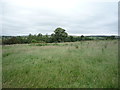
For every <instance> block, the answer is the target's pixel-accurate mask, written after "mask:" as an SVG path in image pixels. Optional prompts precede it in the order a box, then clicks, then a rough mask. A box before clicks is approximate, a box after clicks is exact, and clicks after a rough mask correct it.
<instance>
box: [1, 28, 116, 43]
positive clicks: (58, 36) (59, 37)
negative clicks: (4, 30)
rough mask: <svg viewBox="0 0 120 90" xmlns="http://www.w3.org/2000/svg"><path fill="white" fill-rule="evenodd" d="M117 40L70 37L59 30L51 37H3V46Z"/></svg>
mask: <svg viewBox="0 0 120 90" xmlns="http://www.w3.org/2000/svg"><path fill="white" fill-rule="evenodd" d="M107 39H116V37H115V36H109V37H108V36H96V37H95V36H94V37H93V36H83V35H81V36H69V35H68V33H67V32H66V30H65V29H62V28H57V29H55V31H54V33H52V34H51V35H47V34H46V35H42V34H41V33H39V34H38V35H32V34H29V35H28V36H2V44H23V43H54V42H56V43H57V42H75V41H81V40H107Z"/></svg>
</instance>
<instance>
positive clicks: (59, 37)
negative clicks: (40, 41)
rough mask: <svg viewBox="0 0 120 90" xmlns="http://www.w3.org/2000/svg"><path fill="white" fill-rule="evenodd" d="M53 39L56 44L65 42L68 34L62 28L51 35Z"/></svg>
mask: <svg viewBox="0 0 120 90" xmlns="http://www.w3.org/2000/svg"><path fill="white" fill-rule="evenodd" d="M51 36H52V37H53V40H55V41H56V42H64V41H65V39H66V38H67V36H68V34H67V33H66V32H65V30H64V29H62V28H57V29H55V31H54V34H52V35H51Z"/></svg>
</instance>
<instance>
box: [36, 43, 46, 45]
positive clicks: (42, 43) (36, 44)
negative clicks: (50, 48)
mask: <svg viewBox="0 0 120 90" xmlns="http://www.w3.org/2000/svg"><path fill="white" fill-rule="evenodd" d="M47 45H48V44H47V43H39V44H36V46H47Z"/></svg>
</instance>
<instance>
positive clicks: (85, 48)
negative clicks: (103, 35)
mask: <svg viewBox="0 0 120 90" xmlns="http://www.w3.org/2000/svg"><path fill="white" fill-rule="evenodd" d="M2 64H3V68H2V69H3V77H2V78H3V81H2V85H3V88H117V87H118V42H117V40H109V41H107V40H104V41H82V42H73V43H59V44H44V45H43V44H30V45H29V44H22V45H20V44H16V45H6V46H3V61H2Z"/></svg>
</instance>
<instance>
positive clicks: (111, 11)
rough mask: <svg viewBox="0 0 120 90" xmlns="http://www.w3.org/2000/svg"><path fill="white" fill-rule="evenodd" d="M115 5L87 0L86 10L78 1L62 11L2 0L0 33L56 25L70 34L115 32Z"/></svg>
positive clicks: (44, 30) (36, 30)
mask: <svg viewBox="0 0 120 90" xmlns="http://www.w3.org/2000/svg"><path fill="white" fill-rule="evenodd" d="M83 6H84V5H83ZM89 7H91V8H90V10H91V11H90V10H89ZM116 9H117V3H109V2H108V3H107V2H104V3H90V5H89V4H88V8H86V9H85V11H84V8H83V9H80V7H79V5H78V6H77V7H75V8H74V9H73V10H71V11H70V10H69V11H68V12H67V11H66V13H65V11H64V10H63V12H62V10H61V11H59V10H58V11H55V10H53V9H49V8H47V7H46V8H41V7H37V8H31V7H22V6H21V7H20V6H17V5H16V6H14V5H13V4H10V2H5V3H4V8H3V10H4V13H3V33H2V35H28V34H29V33H32V34H38V33H42V34H46V33H48V34H51V33H52V32H53V31H54V30H55V29H56V28H57V27H62V28H64V29H66V30H67V32H68V33H70V34H117V18H116V17H117V10H116ZM80 10H83V11H82V12H81V11H80ZM86 10H87V11H86Z"/></svg>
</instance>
